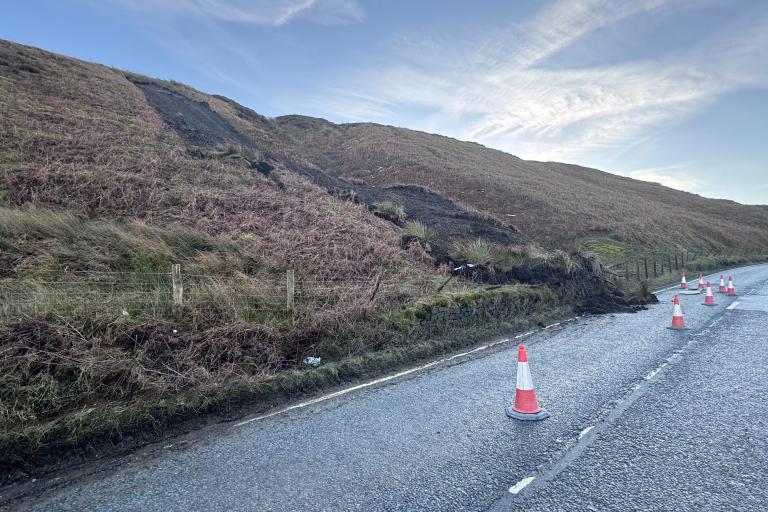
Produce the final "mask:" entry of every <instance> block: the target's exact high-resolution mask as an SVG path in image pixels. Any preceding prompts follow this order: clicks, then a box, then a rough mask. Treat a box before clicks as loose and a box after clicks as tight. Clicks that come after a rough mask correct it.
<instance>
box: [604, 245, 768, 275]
mask: <svg viewBox="0 0 768 512" xmlns="http://www.w3.org/2000/svg"><path fill="white" fill-rule="evenodd" d="M766 254H768V251H766V250H765V249H761V248H758V247H749V248H743V249H741V250H739V251H736V254H734V252H731V251H729V252H728V253H724V252H722V251H719V250H716V249H681V250H678V251H672V252H649V253H645V254H641V255H637V256H634V257H631V258H628V259H626V260H624V261H621V262H619V263H615V264H613V265H609V266H608V267H607V269H608V271H609V272H610V273H611V274H612V275H613V276H615V277H618V278H621V279H624V280H627V281H648V280H652V279H658V278H661V277H665V276H668V275H669V274H680V273H681V272H685V271H690V270H693V269H691V268H688V267H689V266H690V265H692V264H696V263H700V262H702V261H705V260H707V259H712V258H723V259H725V258H728V259H736V258H743V259H744V261H750V260H753V259H757V258H759V257H765V256H766Z"/></svg>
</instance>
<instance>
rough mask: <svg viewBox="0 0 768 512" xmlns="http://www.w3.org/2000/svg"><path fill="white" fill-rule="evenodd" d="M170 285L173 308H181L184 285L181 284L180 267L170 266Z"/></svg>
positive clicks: (176, 264) (175, 264) (177, 265)
mask: <svg viewBox="0 0 768 512" xmlns="http://www.w3.org/2000/svg"><path fill="white" fill-rule="evenodd" d="M171 284H172V286H173V307H174V309H178V308H181V307H182V306H183V305H184V285H183V284H182V282H181V265H180V264H178V263H174V264H173V265H171Z"/></svg>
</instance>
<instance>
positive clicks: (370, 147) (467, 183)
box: [275, 115, 768, 250]
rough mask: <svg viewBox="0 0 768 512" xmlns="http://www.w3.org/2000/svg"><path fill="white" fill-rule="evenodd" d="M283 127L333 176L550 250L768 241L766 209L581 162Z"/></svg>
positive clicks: (386, 135) (426, 139)
mask: <svg viewBox="0 0 768 512" xmlns="http://www.w3.org/2000/svg"><path fill="white" fill-rule="evenodd" d="M275 124H276V125H277V127H278V130H279V132H280V133H281V134H283V136H284V138H285V139H287V140H289V141H291V143H292V144H293V145H294V146H295V147H296V148H299V149H300V151H301V152H302V153H303V155H305V156H306V158H307V159H308V160H310V161H312V162H314V163H315V164H317V165H318V166H319V167H321V168H323V169H325V170H326V171H327V172H330V173H333V174H334V175H337V176H341V177H344V178H346V179H349V180H352V181H354V182H356V183H357V182H363V183H365V184H368V185H373V186H377V187H386V186H393V185H418V186H421V187H425V188H427V189H429V190H432V191H435V192H438V193H440V194H442V195H443V196H445V197H446V198H449V199H451V200H454V201H456V202H457V203H459V204H460V205H464V206H466V207H468V208H471V209H476V210H479V211H480V212H483V213H484V214H487V215H489V216H492V217H494V218H496V219H497V220H499V221H501V222H509V221H512V222H513V223H514V224H515V225H516V226H517V227H518V228H519V229H520V231H521V232H522V233H523V234H524V235H526V236H529V237H531V238H532V239H534V240H537V241H539V242H541V243H543V244H546V245H549V246H558V247H571V248H575V247H578V246H579V245H580V244H581V243H582V242H584V241H590V240H595V239H597V240H608V241H616V242H619V243H621V244H624V245H626V246H627V247H628V248H633V249H635V250H636V249H640V248H664V249H669V248H672V247H674V246H682V247H686V246H687V247H706V248H711V249H718V250H728V249H731V250H733V249H735V248H743V247H755V246H763V247H764V246H765V245H766V244H768V209H766V208H765V207H759V206H744V205H740V204H738V203H735V202H733V201H726V200H717V199H707V198H704V197H700V196H697V195H694V194H689V193H686V192H681V191H677V190H674V189H670V188H667V187H663V186H661V185H658V184H654V183H648V182H644V181H639V180H633V179H630V178H626V177H621V176H616V175H613V174H610V173H606V172H602V171H598V170H596V169H588V168H584V167H580V166H576V165H568V164H563V163H556V162H535V161H526V160H522V159H520V158H517V157H515V156H512V155H509V154H506V153H503V152H501V151H496V150H493V149H489V148H486V147H483V146H481V145H479V144H475V143H471V142H462V141H459V140H455V139H451V138H447V137H443V136H439V135H432V134H428V133H423V132H417V131H413V130H408V129H403V128H394V127H391V126H382V125H377V124H371V123H361V124H340V125H339V124H333V123H330V122H328V121H326V120H323V119H316V118H309V117H304V116H295V115H292V116H284V117H280V118H277V119H276V120H275ZM724 172H725V170H724ZM510 215H514V217H510Z"/></svg>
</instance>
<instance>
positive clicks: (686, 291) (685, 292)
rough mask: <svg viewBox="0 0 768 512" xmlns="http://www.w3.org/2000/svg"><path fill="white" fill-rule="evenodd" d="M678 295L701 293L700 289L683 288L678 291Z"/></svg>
mask: <svg viewBox="0 0 768 512" xmlns="http://www.w3.org/2000/svg"><path fill="white" fill-rule="evenodd" d="M680 295H701V290H685V291H682V292H680Z"/></svg>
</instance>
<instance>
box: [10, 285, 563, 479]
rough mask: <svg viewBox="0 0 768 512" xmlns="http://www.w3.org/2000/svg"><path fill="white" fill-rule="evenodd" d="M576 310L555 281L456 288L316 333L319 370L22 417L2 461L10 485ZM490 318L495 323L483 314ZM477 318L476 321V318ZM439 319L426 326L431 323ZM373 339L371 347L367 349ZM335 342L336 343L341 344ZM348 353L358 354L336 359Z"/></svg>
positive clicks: (203, 385)
mask: <svg viewBox="0 0 768 512" xmlns="http://www.w3.org/2000/svg"><path fill="white" fill-rule="evenodd" d="M502 303H505V304H507V305H508V307H509V308H511V309H510V311H513V310H515V311H518V312H519V314H517V315H514V316H513V317H510V318H506V319H499V318H495V317H494V316H493V310H492V308H491V309H489V307H491V306H494V305H498V304H502ZM468 309H469V310H473V311H475V312H476V314H475V316H471V315H470V316H466V315H465V316H464V318H463V319H460V320H458V321H453V322H446V321H445V319H444V317H441V316H437V317H435V318H432V316H433V315H435V314H436V312H441V313H445V312H446V311H451V310H453V311H467V310H468ZM572 314H573V308H572V307H571V306H568V305H563V304H562V303H561V302H560V297H559V295H558V294H557V293H555V292H553V291H552V290H549V289H546V288H538V289H531V288H528V287H504V288H497V289H493V290H487V291H472V292H466V293H456V294H450V295H449V296H447V297H440V298H438V299H436V300H434V301H428V300H420V301H417V302H414V303H413V304H411V305H409V306H407V307H404V308H400V309H397V310H393V311H389V312H386V313H382V314H380V315H377V316H376V317H375V318H371V319H369V320H367V321H364V322H358V323H357V324H356V325H354V326H352V325H346V326H344V325H336V326H334V327H333V328H329V329H326V330H325V331H324V332H318V333H316V334H317V335H318V336H319V337H320V341H319V342H317V344H316V345H315V347H314V351H315V352H314V353H316V354H322V356H323V358H324V361H326V360H329V359H330V360H329V362H327V363H325V364H323V365H322V366H320V367H318V368H305V369H298V368H293V369H286V370H284V371H282V372H280V373H278V374H276V375H274V376H272V377H269V378H266V379H263V380H258V379H253V378H234V377H231V376H230V379H228V380H227V381H210V382H205V383H200V384H199V385H197V386H193V387H187V388H185V389H177V390H175V391H172V392H168V393H160V394H158V393H155V394H153V393H139V394H136V395H135V396H132V397H130V398H129V397H124V398H123V399H122V400H116V399H113V400H103V401H100V402H99V401H95V402H93V403H83V404H82V405H81V406H80V407H79V408H77V409H72V410H68V411H65V412H63V413H61V414H58V415H56V416H55V417H52V418H49V419H46V420H43V421H36V422H28V423H24V422H18V423H17V424H16V425H15V426H14V427H13V428H10V429H7V430H4V431H3V432H1V433H0V454H2V457H1V458H0V468H2V470H3V474H4V475H9V476H7V477H6V482H4V483H8V482H9V481H11V480H12V479H18V478H24V477H25V476H28V475H36V474H40V473H41V472H45V471H46V470H47V469H49V468H50V467H52V465H54V464H56V463H58V462H60V461H61V460H62V459H63V457H65V456H66V457H67V461H68V462H69V463H71V462H72V461H79V460H84V459H88V458H92V457H94V456H97V455H101V454H107V453H112V452H115V451H124V450H129V449H132V448H135V447H136V446H139V445H141V444H144V443H146V442H149V441H152V440H155V439H158V438H161V437H162V436H163V435H167V434H169V433H172V432H173V431H174V430H173V427H174V426H176V425H180V424H182V423H184V422H194V421H195V420H196V419H199V418H200V415H211V414H219V415H220V414H227V415H236V414H238V411H244V410H246V409H248V410H249V411H251V412H252V411H253V409H254V407H255V408H256V409H258V410H263V409H266V408H268V407H269V406H273V405H275V404H277V403H280V402H284V401H286V400H290V399H294V398H297V397H300V396H303V395H307V394H311V393H315V392H318V391H319V390H321V389H324V388H328V387H332V386H336V385H339V384H342V383H346V382H351V381H355V380H359V379H365V378H369V377H374V376H378V375H381V374H383V373H387V372H390V371H395V370H398V369H400V368H403V367H406V366H408V365H412V364H414V363H417V362H419V361H423V360H425V359H429V358H431V357H435V356H437V355H440V354H445V353H448V352H451V351H454V350H457V349H460V348H463V347H467V346H471V345H473V344H475V343H478V342H480V341H483V340H486V339H488V338H489V337H491V336H494V335H498V334H501V333H507V332H513V331H521V330H526V329H530V328H531V327H534V326H537V325H539V326H540V325H544V324H546V323H551V322H554V321H557V320H559V319H562V318H565V317H567V316H570V315H572ZM483 316H485V319H486V321H484V322H480V321H476V319H479V318H482V317H483ZM468 318H472V319H475V320H467V319H468ZM428 324H429V326H430V328H429V329H425V326H426V325H428ZM363 340H365V344H366V346H368V347H372V346H373V347H375V346H377V345H378V349H373V350H370V351H368V352H364V353H359V352H360V343H362V342H363ZM331 347H332V350H331ZM339 351H347V353H349V354H351V355H348V356H338V355H336V357H334V352H335V353H336V354H338V352H339Z"/></svg>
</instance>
